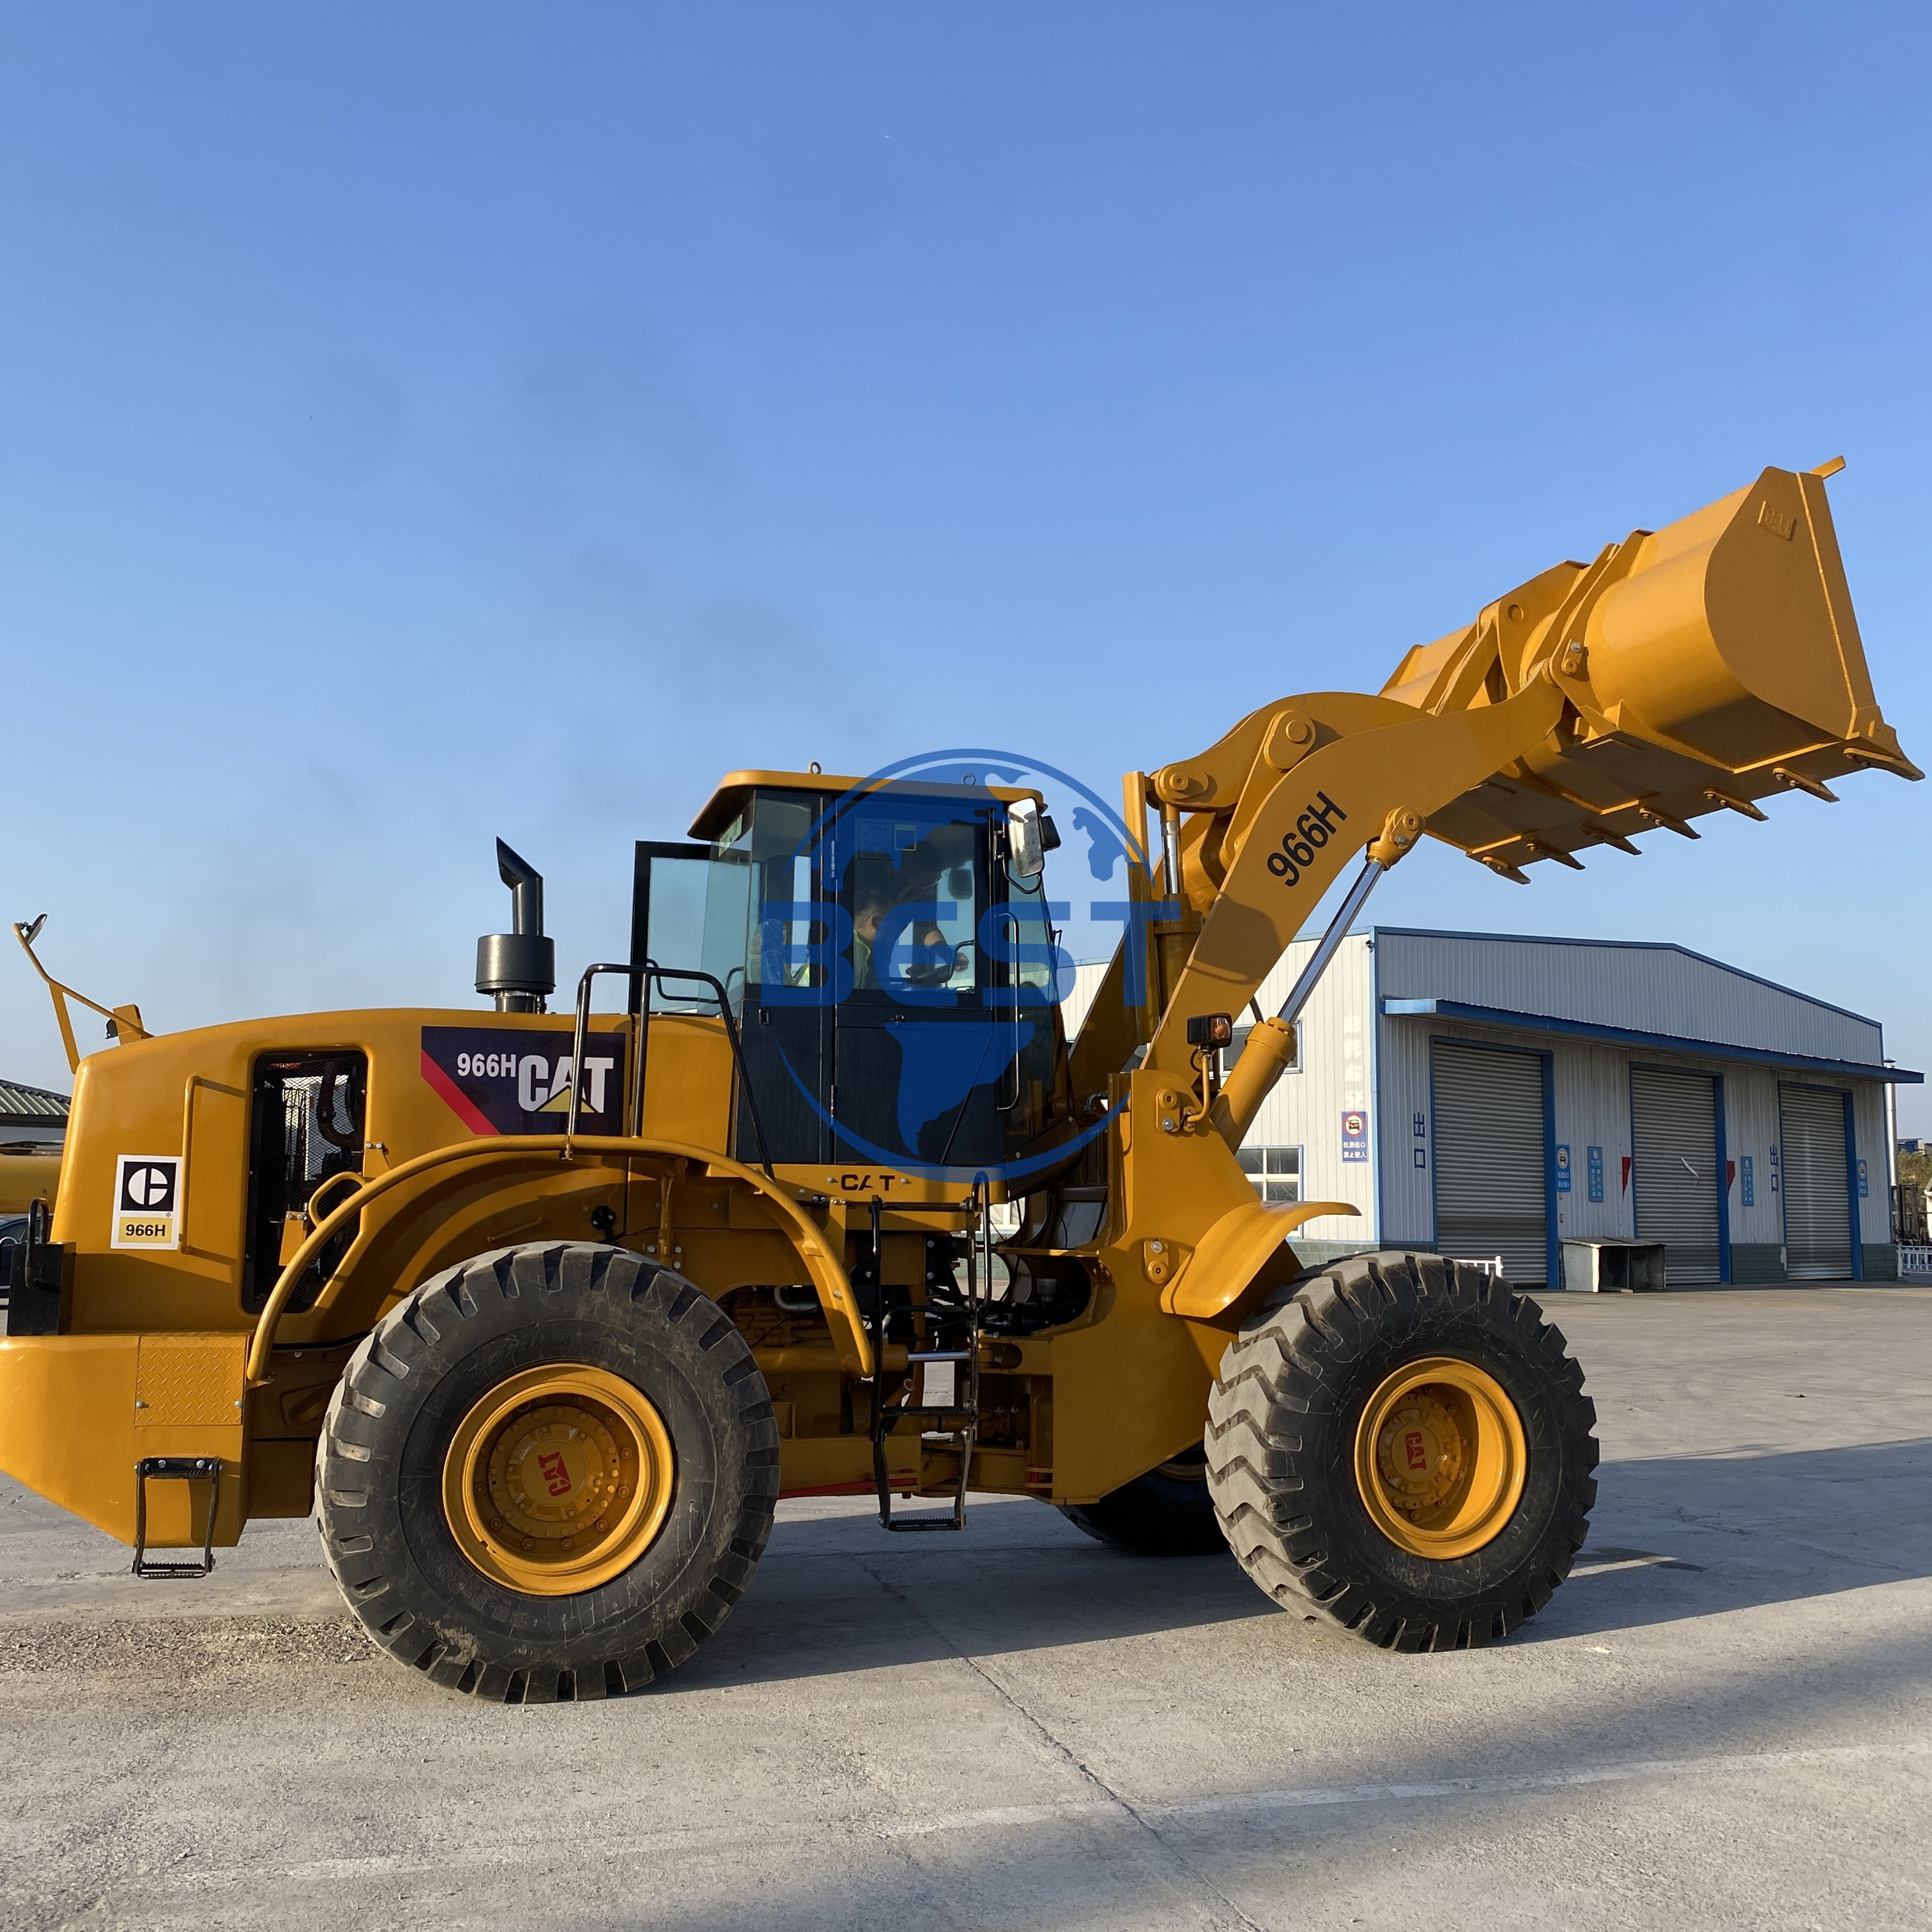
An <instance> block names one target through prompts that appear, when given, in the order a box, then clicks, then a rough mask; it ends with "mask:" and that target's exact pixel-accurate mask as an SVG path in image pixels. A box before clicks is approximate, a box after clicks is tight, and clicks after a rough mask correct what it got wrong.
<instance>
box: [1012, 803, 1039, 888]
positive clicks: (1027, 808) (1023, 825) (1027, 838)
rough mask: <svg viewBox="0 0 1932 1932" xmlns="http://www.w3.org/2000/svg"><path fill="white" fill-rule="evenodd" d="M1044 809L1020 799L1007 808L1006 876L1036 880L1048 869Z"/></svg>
mask: <svg viewBox="0 0 1932 1932" xmlns="http://www.w3.org/2000/svg"><path fill="white" fill-rule="evenodd" d="M1040 822H1041V821H1040V807H1039V806H1038V805H1036V804H1035V803H1034V802H1033V800H1032V799H1030V798H1016V799H1014V800H1013V803H1012V804H1011V805H1008V806H1007V877H1009V878H1012V879H1019V880H1033V879H1037V878H1038V877H1040V874H1041V873H1043V871H1046V841H1045V840H1044V839H1043V838H1042V836H1041V835H1040Z"/></svg>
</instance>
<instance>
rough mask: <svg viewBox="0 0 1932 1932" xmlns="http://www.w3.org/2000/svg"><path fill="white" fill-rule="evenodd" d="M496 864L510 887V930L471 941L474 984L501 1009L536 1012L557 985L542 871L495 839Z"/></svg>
mask: <svg viewBox="0 0 1932 1932" xmlns="http://www.w3.org/2000/svg"><path fill="white" fill-rule="evenodd" d="M496 870H497V871H498V872H499V874H501V875H502V880H503V883H504V884H505V885H506V886H508V887H509V889H510V908H511V910H510V923H511V926H512V927H514V931H512V932H492V933H486V934H485V935H484V937H483V938H481V939H479V940H478V941H477V942H476V990H477V991H478V992H479V993H481V994H484V995H486V996H487V997H488V998H491V999H493V1000H494V1001H496V1010H497V1012H499V1013H542V1012H544V1011H545V1010H546V1008H545V1007H544V1001H546V1000H547V999H548V998H549V997H550V995H551V994H552V993H553V992H556V945H555V944H554V943H553V942H552V941H550V940H547V939H546V938H544V929H543V874H541V872H539V871H538V870H537V868H535V866H534V865H532V864H531V863H530V862H529V860H528V859H521V858H519V857H518V856H517V854H516V853H514V852H513V851H511V849H510V848H509V847H508V846H507V845H506V844H504V843H503V841H502V839H500V838H499V839H498V840H497V841H496Z"/></svg>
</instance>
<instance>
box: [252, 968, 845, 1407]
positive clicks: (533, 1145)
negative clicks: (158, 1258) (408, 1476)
mask: <svg viewBox="0 0 1932 1932" xmlns="http://www.w3.org/2000/svg"><path fill="white" fill-rule="evenodd" d="M620 970H624V971H628V968H624V969H620ZM551 1151H560V1152H562V1154H563V1157H564V1158H565V1160H571V1159H574V1158H577V1157H578V1156H579V1155H582V1156H583V1157H589V1158H595V1157H597V1156H599V1155H604V1154H669V1155H671V1156H673V1157H675V1158H676V1159H679V1160H694V1161H702V1162H703V1163H706V1165H707V1166H709V1167H710V1168H711V1169H712V1170H713V1171H714V1172H715V1170H717V1169H721V1168H723V1169H729V1170H730V1171H731V1172H733V1174H734V1175H736V1177H737V1178H739V1179H741V1180H744V1181H749V1182H750V1183H751V1185H752V1186H753V1187H755V1188H756V1189H757V1190H758V1193H760V1196H762V1197H763V1199H765V1200H766V1201H767V1202H769V1203H770V1204H771V1205H772V1206H773V1207H774V1208H777V1209H778V1210H779V1211H781V1213H782V1214H784V1217H786V1219H787V1220H789V1222H790V1224H791V1229H792V1232H793V1236H794V1238H795V1241H796V1246H797V1248H798V1251H799V1254H800V1255H801V1256H802V1257H803V1259H804V1261H805V1268H806V1269H807V1270H808V1272H809V1273H810V1274H811V1277H812V1279H813V1280H814V1282H815V1283H817V1286H819V1288H820V1289H821V1290H822V1291H823V1296H824V1298H826V1300H828V1301H829V1303H830V1304H831V1306H832V1308H833V1309H835V1310H837V1312H838V1314H839V1315H840V1316H841V1318H842V1319H844V1322H845V1325H846V1327H847V1331H848V1332H849V1334H850V1336H851V1337H852V1340H853V1348H854V1350H855V1351H856V1355H857V1357H858V1364H859V1366H858V1373H859V1374H860V1375H861V1376H869V1375H871V1373H872V1350H871V1339H870V1337H868V1335H867V1334H866V1333H865V1325H864V1323H863V1322H862V1321H861V1320H860V1319H859V1313H858V1307H857V1304H856V1303H855V1302H854V1301H853V1298H852V1287H851V1283H850V1281H849V1280H847V1277H846V1274H845V1265H844V1258H843V1256H839V1255H835V1254H833V1253H832V1251H831V1250H830V1249H829V1247H827V1245H826V1239H825V1233H824V1230H823V1229H821V1228H820V1226H819V1225H818V1223H817V1222H816V1221H814V1220H812V1218H811V1216H810V1215H808V1214H806V1213H805V1211H804V1210H803V1209H802V1208H800V1207H799V1206H798V1205H796V1203H795V1202H790V1201H788V1200H787V1199H785V1197H784V1195H783V1194H781V1193H780V1192H779V1191H778V1188H777V1187H776V1186H775V1183H773V1182H772V1178H771V1177H769V1176H760V1175H759V1174H758V1172H757V1170H756V1169H753V1168H749V1167H747V1166H745V1165H744V1163H742V1162H740V1161H735V1160H729V1159H727V1157H724V1155H721V1154H719V1153H718V1151H717V1149H716V1148H706V1147H699V1146H697V1145H695V1144H694V1143H692V1142H685V1141H652V1140H646V1139H643V1137H642V1136H638V1135H634V1134H608V1135H604V1134H596V1135H585V1136H582V1137H580V1139H578V1141H577V1143H576V1145H575V1148H574V1149H572V1148H568V1147H567V1146H566V1144H565V1137H564V1136H562V1135H559V1134H493V1135H490V1136H487V1138H485V1137H484V1136H480V1135H479V1136H478V1137H477V1138H476V1139H475V1140H472V1141H459V1142H456V1143H455V1145H453V1146H450V1147H443V1148H432V1149H431V1151H429V1152H428V1154H418V1155H417V1156H416V1157H415V1159H413V1160H406V1161H404V1163H402V1164H401V1166H399V1167H392V1168H391V1169H389V1172H387V1173H386V1174H380V1175H376V1176H375V1177H374V1178H372V1179H371V1180H368V1181H365V1182H364V1183H363V1184H362V1186H361V1187H359V1188H358V1189H356V1191H355V1192H354V1193H353V1194H350V1195H347V1196H345V1197H344V1199H343V1200H342V1202H341V1205H339V1206H337V1207H335V1208H331V1209H330V1210H329V1213H328V1214H326V1215H325V1216H324V1217H323V1219H322V1220H320V1221H318V1222H317V1223H316V1224H315V1226H314V1229H312V1230H311V1232H310V1234H309V1236H308V1239H307V1240H306V1241H304V1242H303V1243H302V1246H301V1247H299V1248H298V1249H296V1251H295V1253H293V1255H291V1256H290V1257H289V1259H288V1260H287V1262H286V1263H285V1264H284V1266H283V1268H282V1271H281V1274H279V1275H278V1277H276V1279H275V1287H274V1288H273V1289H272V1290H271V1291H270V1292H269V1298H268V1300H267V1301H266V1303H264V1304H263V1308H262V1312H261V1313H260V1315H259V1316H257V1318H256V1322H255V1333H254V1338H253V1339H252V1340H251V1342H250V1343H249V1344H248V1364H247V1371H246V1373H247V1380H248V1385H250V1386H251V1388H252V1387H257V1386H259V1385H260V1384H261V1383H263V1382H265V1381H266V1379H267V1377H268V1372H269V1357H270V1356H271V1355H272V1354H273V1352H274V1351H275V1331H276V1330H277V1328H279V1327H280V1326H281V1320H282V1317H283V1316H284V1314H285V1313H287V1309H288V1305H289V1303H290V1301H292V1300H293V1298H294V1295H295V1292H296V1285H297V1283H299V1282H300V1281H301V1280H302V1277H303V1276H304V1275H305V1274H306V1273H307V1272H308V1266H309V1264H310V1263H311V1262H312V1261H314V1259H315V1258H316V1256H317V1255H318V1254H320V1253H321V1251H322V1248H323V1244H324V1243H325V1242H326V1241H328V1240H329V1238H330V1236H331V1235H334V1234H335V1232H337V1230H338V1229H339V1228H341V1226H343V1225H344V1223H346V1222H347V1220H349V1218H350V1217H351V1216H352V1215H355V1214H360V1213H361V1212H362V1210H363V1209H364V1208H366V1207H368V1205H370V1203H371V1202H374V1200H376V1199H377V1198H378V1197H379V1196H382V1195H384V1194H386V1193H389V1192H390V1191H391V1190H392V1189H394V1188H396V1187H400V1186H401V1184H403V1183H404V1181H413V1180H414V1179H415V1178H416V1177H417V1176H418V1175H421V1174H425V1173H427V1172H429V1171H430V1170H431V1169H433V1168H437V1167H441V1166H448V1165H449V1164H450V1163H452V1162H456V1161H461V1160H476V1159H478V1158H479V1157H483V1156H487V1155H491V1154H547V1153H550V1152H551Z"/></svg>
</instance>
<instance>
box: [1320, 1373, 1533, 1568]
mask: <svg viewBox="0 0 1932 1932" xmlns="http://www.w3.org/2000/svg"><path fill="white" fill-rule="evenodd" d="M1528 1462H1529V1452H1528V1445H1527V1442H1526V1439H1525V1436H1524V1434H1523V1421H1522V1418H1521V1417H1520V1416H1519V1415H1517V1410H1516V1405H1515V1404H1514V1403H1513V1402H1511V1400H1510V1398H1509V1396H1508V1394H1507V1393H1506V1392H1505V1390H1504V1388H1503V1386H1502V1384H1501V1383H1500V1382H1498V1381H1497V1380H1496V1378H1495V1377H1494V1376H1492V1375H1490V1373H1488V1371H1487V1370H1484V1369H1481V1368H1479V1367H1477V1366H1476V1364H1475V1363H1473V1362H1466V1361H1460V1360H1459V1359H1457V1358H1454V1357H1453V1356H1447V1355H1432V1356H1429V1357H1427V1358H1424V1359H1423V1360H1422V1361H1414V1362H1408V1363H1405V1364H1403V1367H1400V1368H1399V1369H1397V1370H1395V1371H1394V1373H1392V1374H1391V1375H1388V1376H1385V1377H1384V1378H1383V1379H1382V1382H1381V1383H1380V1384H1379V1385H1378V1386H1377V1388H1376V1390H1375V1391H1374V1392H1373V1394H1371V1395H1370V1397H1369V1400H1368V1401H1367V1404H1366V1405H1365V1406H1364V1409H1363V1411H1362V1416H1361V1422H1360V1424H1358V1427H1357V1429H1356V1432H1355V1487H1356V1490H1357V1492H1358V1494H1359V1496H1361V1502H1362V1506H1363V1508H1364V1509H1365V1510H1366V1511H1367V1513H1368V1516H1369V1520H1370V1522H1372V1523H1374V1525H1375V1526H1376V1528H1377V1529H1379V1530H1380V1531H1381V1532H1382V1534H1383V1535H1385V1536H1386V1537H1387V1538H1388V1539H1389V1541H1391V1543H1394V1544H1396V1545H1397V1547H1398V1548H1400V1549H1403V1550H1407V1551H1408V1552H1409V1553H1410V1554H1411V1555H1412V1556H1427V1557H1431V1558H1433V1559H1436V1560H1437V1561H1439V1562H1446V1561H1447V1560H1448V1559H1451V1558H1452V1557H1457V1556H1468V1555H1469V1554H1470V1553H1472V1551H1475V1550H1480V1549H1481V1548H1482V1547H1483V1546H1484V1544H1487V1543H1490V1542H1491V1541H1494V1539H1495V1538H1496V1537H1497V1536H1499V1535H1501V1534H1502V1530H1503V1528H1504V1526H1505V1524H1506V1523H1508V1521H1509V1520H1510V1518H1511V1516H1512V1515H1513V1514H1514V1513H1515V1510H1516V1506H1517V1503H1518V1502H1520V1501H1521V1500H1522V1496H1523V1479H1524V1477H1525V1475H1526V1473H1527V1469H1528Z"/></svg>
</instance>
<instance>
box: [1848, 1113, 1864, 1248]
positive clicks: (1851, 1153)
mask: <svg viewBox="0 0 1932 1932" xmlns="http://www.w3.org/2000/svg"><path fill="white" fill-rule="evenodd" d="M1844 1105H1845V1203H1846V1210H1847V1213H1846V1219H1847V1221H1848V1222H1849V1226H1850V1228H1851V1231H1852V1280H1854V1281H1863V1280H1864V1278H1865V1228H1864V1214H1862V1212H1861V1211H1860V1209H1859V1206H1858V1128H1857V1126H1856V1124H1855V1122H1854V1121H1853V1119H1852V1097H1851V1096H1850V1094H1846V1096H1845V1097H1844Z"/></svg>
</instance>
